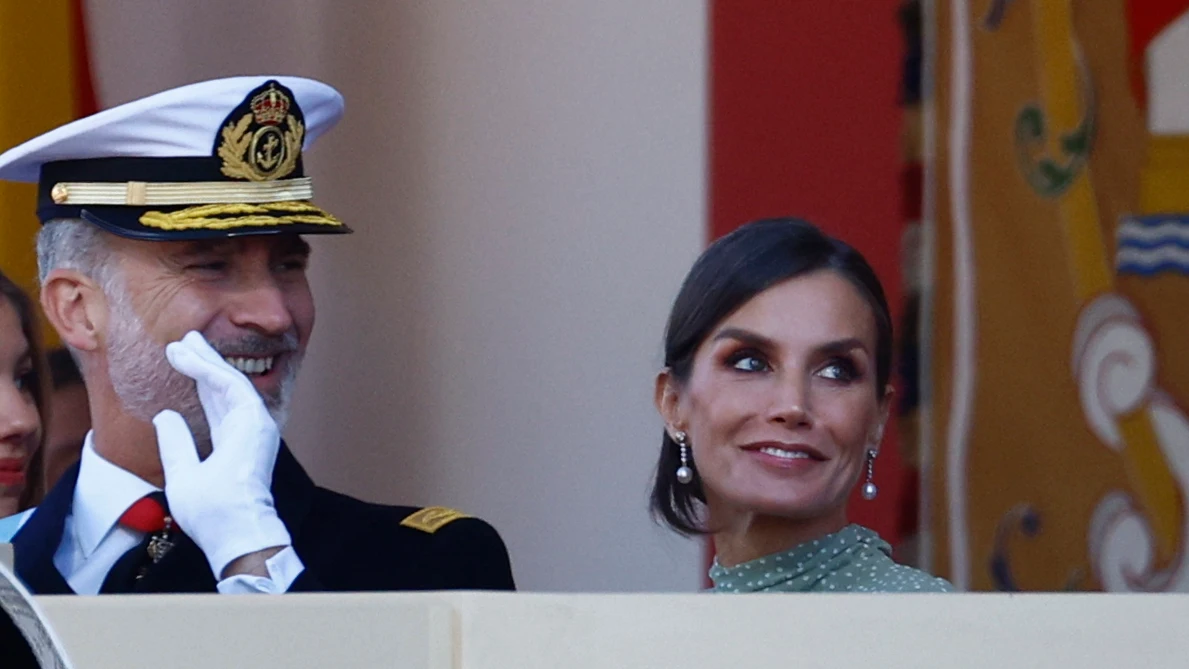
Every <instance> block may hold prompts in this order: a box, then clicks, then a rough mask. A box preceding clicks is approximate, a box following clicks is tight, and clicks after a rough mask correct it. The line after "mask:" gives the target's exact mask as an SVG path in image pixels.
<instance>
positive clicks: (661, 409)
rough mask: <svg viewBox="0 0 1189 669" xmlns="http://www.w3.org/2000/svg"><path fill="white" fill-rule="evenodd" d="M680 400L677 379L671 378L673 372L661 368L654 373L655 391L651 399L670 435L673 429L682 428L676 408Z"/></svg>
mask: <svg viewBox="0 0 1189 669" xmlns="http://www.w3.org/2000/svg"><path fill="white" fill-rule="evenodd" d="M680 400H681V393H680V387H679V386H678V385H677V380H676V379H674V378H673V372H672V371H671V370H669V369H668V368H666V369H662V370H661V371H660V372H659V373H658V374H657V375H656V391H655V395H654V397H653V401H654V402H655V403H656V410H657V413H659V414H660V415H661V418H662V419H663V420H664V421H665V428H666V429H667V430H669V432H670V436H672V432H673V430H683V429H684V427H683V426H682V423H681V419H680V416H679V415H678V414H679V411H678V409H677V407H678V405H679V404H680Z"/></svg>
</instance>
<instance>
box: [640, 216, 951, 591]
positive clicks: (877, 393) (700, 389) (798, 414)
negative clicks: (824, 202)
mask: <svg viewBox="0 0 1189 669" xmlns="http://www.w3.org/2000/svg"><path fill="white" fill-rule="evenodd" d="M891 372H892V325H891V319H890V316H889V314H888V306H887V301H886V299H885V297H884V292H883V288H882V287H881V286H880V283H879V279H878V278H877V277H876V275H875V272H874V271H873V270H872V269H871V267H870V265H868V264H867V261H866V260H864V259H863V257H862V256H861V255H860V254H859V253H858V251H856V250H855V249H853V248H851V247H850V246H849V245H847V244H846V243H845V242H842V241H840V240H837V239H834V238H831V237H829V236H827V235H825V234H823V233H822V232H821V231H819V230H818V229H817V228H816V227H814V226H813V225H811V224H809V223H807V222H805V221H801V220H798V219H770V220H763V221H756V222H753V223H749V224H747V225H744V226H743V227H741V228H739V229H738V230H736V231H734V232H732V233H731V234H729V235H726V236H725V237H723V238H722V239H719V240H718V241H716V242H715V243H714V244H712V245H711V246H710V248H708V249H707V250H706V251H705V252H704V253H703V254H702V256H701V257H700V258H699V259H698V260H697V262H696V263H694V266H693V269H691V270H690V273H689V275H688V276H687V277H686V279H685V282H684V284H683V285H682V287H681V291H680V293H679V294H678V296H677V299H676V301H675V303H674V305H673V309H672V312H671V313H670V315H669V322H668V326H667V331H666V335H665V367H664V369H663V370H662V371H661V372H660V373H659V374H658V376H657V379H656V405H657V409H658V410H659V412H660V414H661V416H662V417H663V418H664V421H665V432H664V436H663V438H662V443H661V454H660V461H659V463H658V466H657V471H656V479H655V485H654V488H653V493H652V510H653V513H654V514H655V515H656V517H657V518H658V519H659V520H661V521H662V522H664V523H666V524H668V525H669V526H670V527H671V528H673V529H675V530H676V531H678V532H680V533H682V534H686V535H703V534H710V535H712V536H713V538H714V545H715V549H716V551H717V556H716V558H715V562H714V565H713V566H712V567H711V570H710V578H711V580H712V581H713V583H714V590H715V591H716V592H802V591H825V592H846V591H856V592H881V591H882V592H945V591H949V590H951V589H952V587H951V586H950V584H949V583H947V582H946V581H944V580H942V579H939V578H935V577H933V576H930V575H929V574H926V573H924V572H922V571H918V570H916V569H913V568H911V567H907V566H904V565H899V564H897V563H896V562H894V561H893V560H892V558H891V547H890V546H889V545H888V544H887V543H886V542H884V541H883V540H882V539H880V537H879V536H878V535H877V534H876V533H875V532H874V531H872V530H870V529H867V528H865V527H862V526H859V525H852V524H848V522H847V515H846V504H847V499H848V497H849V495H850V492H851V491H852V490H853V489H854V487H855V485H857V484H858V482H859V481H860V480H861V479H864V478H865V480H864V483H863V490H862V492H863V497H864V498H865V499H867V500H873V499H874V498H875V496H876V493H877V489H876V486H875V483H874V481H873V478H872V477H873V473H874V467H875V458H876V456H877V455H878V454H879V446H880V441H881V438H882V436H883V428H884V423H885V421H886V420H887V417H888V411H889V407H890V401H891V397H892V386H891V385H890V384H889V379H890V376H891Z"/></svg>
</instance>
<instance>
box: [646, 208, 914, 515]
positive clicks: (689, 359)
mask: <svg viewBox="0 0 1189 669" xmlns="http://www.w3.org/2000/svg"><path fill="white" fill-rule="evenodd" d="M819 270H831V271H834V272H837V273H838V274H839V275H841V276H842V277H844V278H846V279H847V280H848V281H850V282H851V283H852V284H853V285H854V286H855V288H857V289H858V291H859V293H860V294H861V295H862V296H863V297H864V298H865V299H866V300H867V303H868V304H869V305H870V306H871V311H872V314H873V315H874V316H875V329H876V351H875V367H876V388H877V389H878V392H880V393H881V394H882V392H883V389H884V388H885V387H886V386H887V384H888V379H889V378H890V376H891V367H892V347H893V340H892V319H891V315H890V314H889V312H888V302H887V298H886V297H885V296H884V291H883V287H882V286H881V285H880V283H879V278H878V277H877V276H876V274H875V270H873V269H871V265H869V264H868V263H867V261H866V259H864V258H863V256H862V255H861V254H860V253H859V252H858V251H856V250H855V249H854V248H853V247H851V246H850V245H849V244H847V243H846V242H843V241H842V240H839V239H835V238H833V237H830V236H829V235H826V234H825V233H823V232H822V231H821V230H819V229H818V228H817V227H816V226H814V225H813V224H812V223H809V222H807V221H804V220H801V219H798V218H770V219H762V220H758V221H752V222H750V223H747V224H745V225H743V226H741V227H739V228H738V229H736V230H734V231H733V232H731V233H730V234H727V235H725V236H723V237H721V238H720V239H718V240H717V241H715V242H714V243H713V244H711V245H710V246H709V247H708V248H707V249H706V250H705V251H704V252H703V253H702V255H701V256H700V257H699V258H698V260H697V261H696V262H694V266H693V268H691V269H690V271H689V274H688V275H686V277H685V281H684V283H682V285H681V290H680V291H679V292H678V294H677V299H676V300H675V301H674V302H673V309H672V311H671V312H670V313H669V321H668V325H667V326H666V328H665V368H667V369H668V370H669V372H670V374H671V375H672V379H673V381H674V382H676V383H677V384H678V385H684V384H685V383H686V382H687V381H688V380H689V378H690V373H691V372H692V371H693V362H694V356H695V355H696V354H697V352H698V349H699V348H700V347H701V345H702V343H703V342H704V341H705V340H706V338H707V337H709V336H710V335H711V333H712V332H713V331H714V329H715V328H716V327H717V326H718V324H719V323H721V322H722V321H723V320H724V319H725V318H727V317H728V316H730V315H731V314H732V313H734V312H735V311H736V310H737V309H739V308H740V307H742V306H743V305H744V304H746V303H747V302H748V301H750V300H751V299H752V298H753V297H755V296H756V295H758V294H760V293H762V292H763V291H765V290H767V289H768V288H771V287H772V286H775V285H776V284H778V283H782V282H784V281H787V280H789V279H792V278H795V277H798V276H802V275H804V274H809V273H811V272H816V271H819ZM680 466H681V458H680V455H679V447H678V446H677V442H675V441H673V439H672V438H670V437H669V433H668V431H667V430H666V431H664V432H663V435H662V437H661V453H660V459H659V461H658V462H657V468H656V474H655V479H654V483H653V488H652V496H651V508H652V513H653V516H654V517H655V518H656V519H657V520H658V521H660V522H663V523H664V524H666V525H668V526H669V527H670V528H672V529H673V530H675V531H677V532H679V533H681V534H683V535H686V536H692V535H698V534H705V533H706V530H705V529H704V528H703V527H702V526H701V525H700V522H699V510H700V506H701V505H702V504H704V503H705V502H706V497H705V493H704V491H703V489H702V479H701V477H700V476H699V475H698V468H697V463H696V462H691V463H690V468H691V469H693V471H694V478H693V480H692V481H690V482H689V483H687V484H681V483H679V482H678V481H677V474H676V472H677V468H678V467H680Z"/></svg>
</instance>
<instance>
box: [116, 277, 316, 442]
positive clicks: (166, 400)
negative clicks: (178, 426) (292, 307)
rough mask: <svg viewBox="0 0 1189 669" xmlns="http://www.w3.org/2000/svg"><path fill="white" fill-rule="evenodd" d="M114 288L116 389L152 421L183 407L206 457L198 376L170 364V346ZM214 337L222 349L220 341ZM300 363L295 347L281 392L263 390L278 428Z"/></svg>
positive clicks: (292, 341) (207, 433)
mask: <svg viewBox="0 0 1189 669" xmlns="http://www.w3.org/2000/svg"><path fill="white" fill-rule="evenodd" d="M111 292H112V293H115V294H109V295H108V296H107V297H108V301H109V304H110V305H111V313H110V320H109V323H110V324H111V328H110V330H109V333H108V345H107V369H108V376H109V378H110V379H111V385H112V389H113V390H115V393H116V396H117V397H119V398H120V403H121V404H123V407H124V411H125V412H127V413H128V415H130V416H132V417H133V418H136V419H137V420H142V421H145V422H151V421H152V420H153V417H154V416H156V415H157V414H158V413H160V412H162V411H164V410H166V409H172V410H174V411H176V412H178V413H179V414H181V416H182V418H183V419H185V421H186V426H187V427H189V428H190V434H191V435H193V436H194V445H195V446H196V447H197V448H198V453H199V455H200V456H201V457H203V458H205V457H206V456H208V455H210V452H211V429H210V424H209V423H208V422H207V419H206V413H205V412H204V411H203V409H202V403H201V402H199V400H198V389H197V387H196V385H195V383H194V380H193V379H191V378H190V377H188V376H186V375H185V374H182V373H181V372H179V371H177V370H176V369H174V368H173V366H172V365H170V364H169V360H168V359H167V358H166V357H165V346H164V345H162V344H158V343H156V342H155V341H153V338H152V337H151V336H150V335H149V333H148V331H147V330H146V329H145V327H144V323H143V322H142V321H141V320H140V317H139V316H138V315H137V314H136V311H135V309H133V307H132V303H131V300H130V299H129V297H128V295H127V293H126V292H124V290H123V289H122V287H120V288H117V289H116V290H113V291H111ZM257 339H258V338H257ZM285 340H286V344H287V348H291V349H294V351H295V349H296V344H297V337H296V335H288V336H286V337H285ZM210 343H211V345H212V346H213V347H214V348H215V349H216V350H219V348H220V347H219V345H218V344H217V343H216V342H210ZM248 343H250V342H248ZM241 352H242V351H241ZM300 366H301V358H300V356H299V355H297V354H296V352H294V354H293V355H290V356H287V365H286V369H285V370H284V378H283V379H282V381H281V392H280V396H279V397H275V398H274V397H266V396H263V395H262V396H261V399H263V400H264V404H265V407H267V408H268V413H269V415H270V416H272V419H273V421H274V422H275V423H276V424H277V432H281V431H283V430H284V429H285V423H286V422H287V421H288V419H289V402H290V400H291V399H292V398H293V388H294V385H295V382H296V380H297V372H298V369H299V368H300Z"/></svg>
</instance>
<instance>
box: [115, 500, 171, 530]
mask: <svg viewBox="0 0 1189 669" xmlns="http://www.w3.org/2000/svg"><path fill="white" fill-rule="evenodd" d="M158 496H161V493H153V494H150V495H145V496H144V497H141V498H140V499H138V500H136V502H135V503H134V504H133V505H132V506H130V507H128V510H127V511H125V512H124V515H122V516H120V524H121V525H123V526H124V527H127V528H130V529H133V530H136V531H137V532H144V533H145V534H152V533H154V532H160V531H161V530H163V529H165V518H166V516H167V515H168V514H167V513H166V512H165V505H164V504H162V503H161V501H160V500H158V499H157V497H158Z"/></svg>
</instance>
